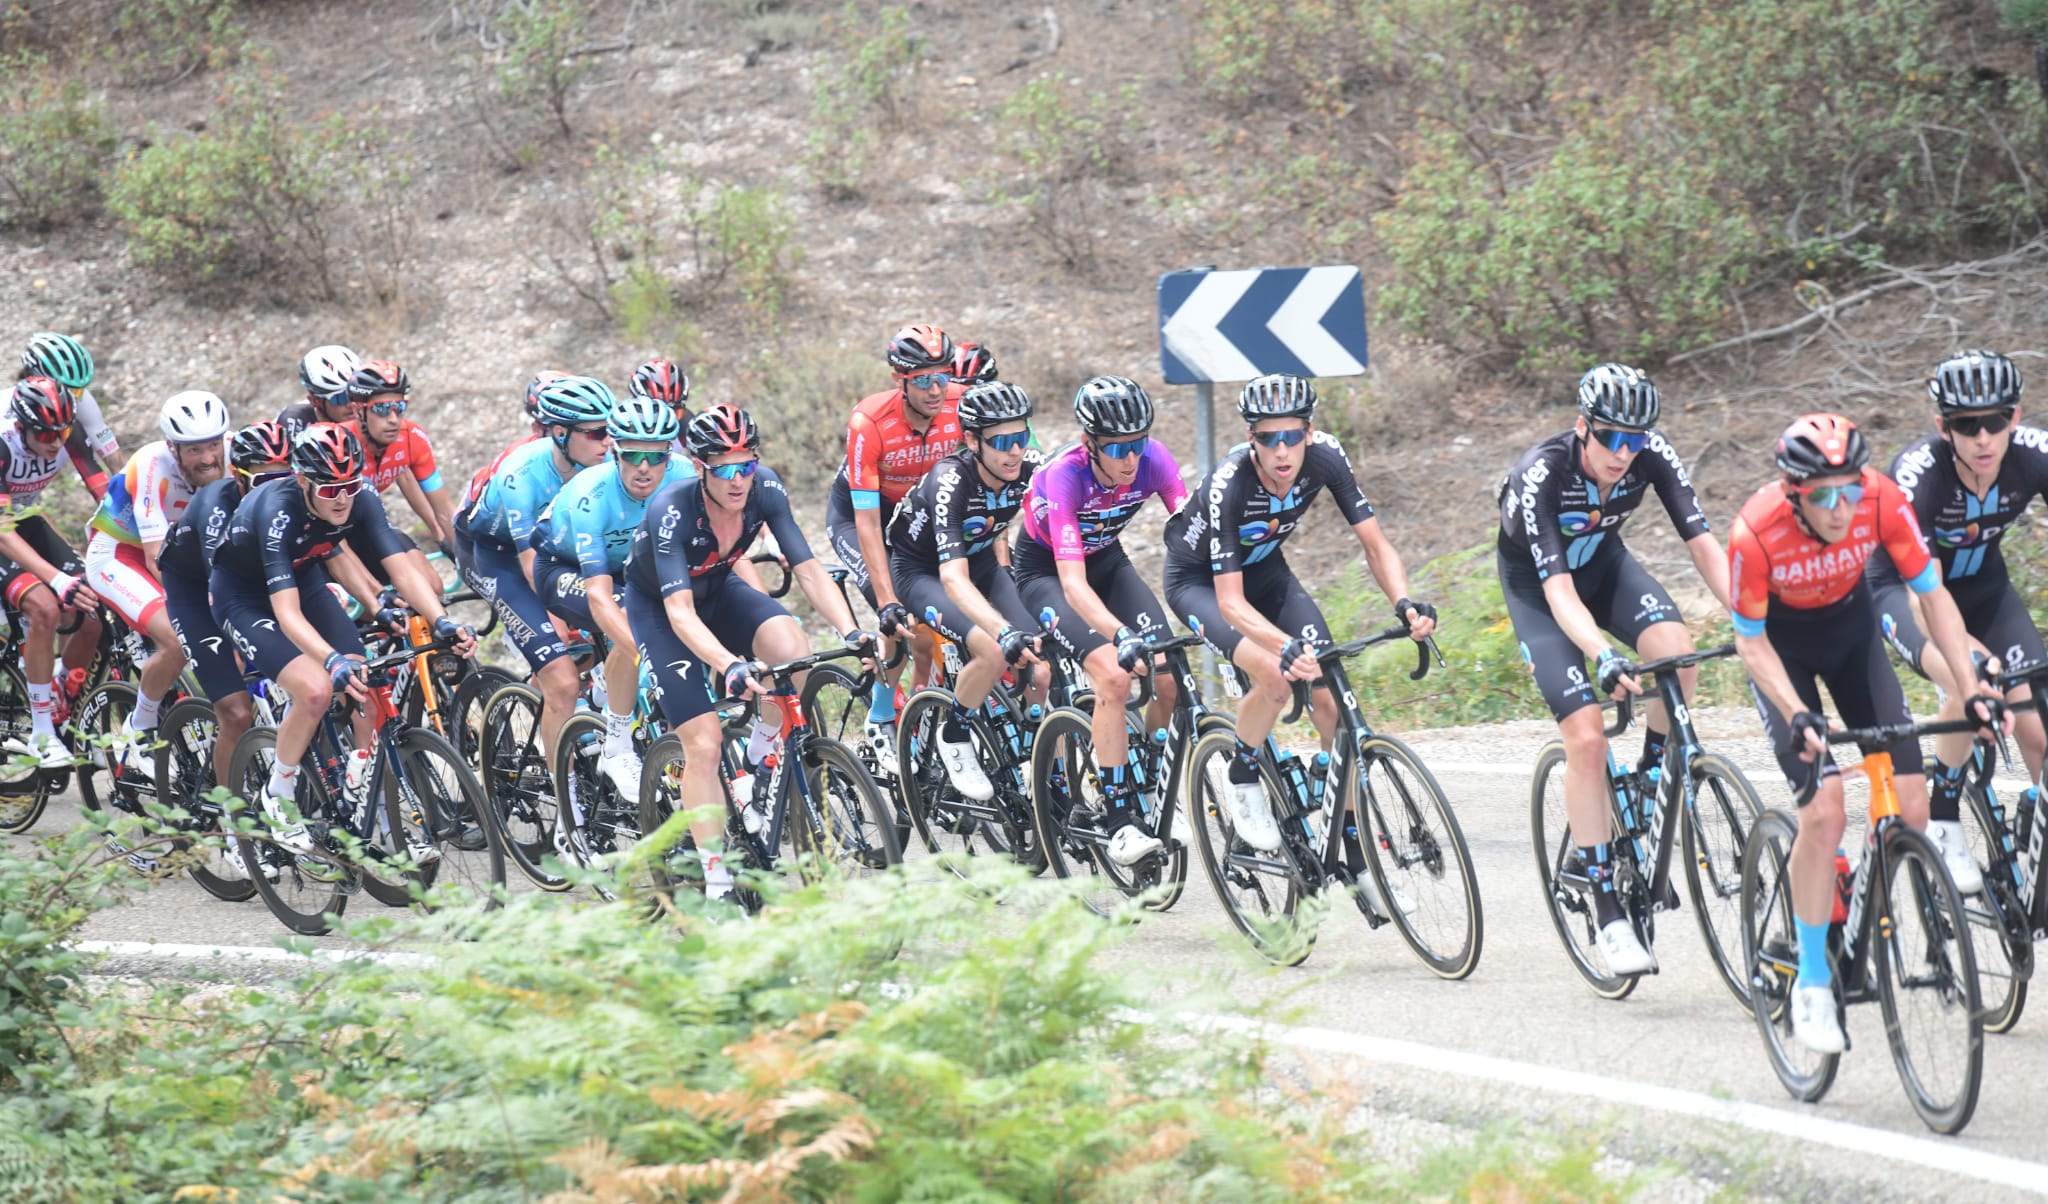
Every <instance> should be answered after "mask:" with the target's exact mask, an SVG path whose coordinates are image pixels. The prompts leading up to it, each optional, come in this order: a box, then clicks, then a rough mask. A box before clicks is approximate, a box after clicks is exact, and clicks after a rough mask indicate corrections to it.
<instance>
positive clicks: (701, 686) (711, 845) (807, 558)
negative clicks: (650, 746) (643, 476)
mask: <svg viewBox="0 0 2048 1204" xmlns="http://www.w3.org/2000/svg"><path fill="white" fill-rule="evenodd" d="M684 439H685V440H686V441H687V442H688V444H689V446H690V455H691V456H692V458H693V459H694V460H695V462H696V468H697V471H698V473H699V474H700V475H698V476H697V477H695V478H693V479H690V480H684V481H680V482H677V483H675V484H672V485H667V486H664V487H663V488H662V489H661V490H660V492H658V493H656V494H655V495H654V497H653V499H652V500H651V501H650V502H649V503H648V505H647V513H646V516H645V517H644V518H642V519H641V522H640V525H639V527H638V528H637V529H636V530H635V531H634V532H633V545H632V550H631V551H630V552H629V553H628V554H627V558H626V586H627V588H626V618H627V621H628V622H629V623H630V625H631V627H632V630H633V636H634V639H635V640H636V641H637V643H638V645H639V652H640V661H641V663H642V664H644V665H646V666H647V667H648V668H649V670H650V671H651V672H652V673H653V675H654V698H655V703H656V705H657V706H659V707H660V708H661V716H662V720H663V721H664V722H665V723H667V724H668V725H669V726H670V727H671V728H673V729H674V730H675V731H676V733H677V734H678V735H679V736H680V737H681V739H682V743H683V754H684V761H683V780H682V784H681V786H682V798H681V802H682V808H681V809H683V810H689V809H694V808H711V807H719V806H721V805H722V804H723V803H724V802H725V790H724V787H723V786H722V785H721V784H720V782H719V779H718V764H719V755H720V744H721V740H722V736H721V732H720V729H719V725H718V713H717V710H716V707H717V700H718V699H719V698H721V697H723V696H726V695H733V696H741V695H758V694H761V693H765V692H766V687H765V686H764V684H763V682H762V680H761V674H762V671H763V668H764V664H763V662H769V661H786V660H794V659H796V658H797V657H800V656H804V655H806V654H808V653H809V651H810V643H809V641H808V640H807V639H806V638H805V637H804V632H803V627H802V625H800V624H799V623H798V622H797V621H796V619H795V618H794V617H792V616H791V615H790V613H789V612H788V611H786V610H784V609H783V608H782V605H781V604H780V603H778V602H776V601H775V600H774V599H773V598H770V597H768V596H767V595H766V594H764V593H762V592H761V591H760V590H759V589H757V588H755V587H754V586H753V585H750V584H748V583H747V581H746V580H745V579H743V578H741V577H740V576H739V574H737V573H736V572H734V571H733V569H734V565H735V564H739V563H744V560H745V557H746V555H747V549H748V547H749V546H751V545H752V543H753V541H754V537H755V536H756V535H757V534H759V533H760V532H761V530H762V528H764V527H766V528H768V529H770V530H773V531H774V532H776V538H777V540H778V541H779V542H780V543H781V545H782V548H783V550H784V551H785V552H786V553H787V554H788V556H789V561H790V572H791V573H792V574H793V575H794V576H795V577H796V580H797V584H799V585H801V586H802V587H803V591H804V596H805V597H806V598H808V599H810V602H811V605H812V607H814V608H815V609H816V610H817V612H818V613H819V614H820V615H822V616H823V617H824V618H825V621H826V622H828V623H830V624H832V626H833V627H834V628H835V629H836V630H838V631H840V632H842V633H843V634H844V638H845V640H846V642H847V644H848V645H849V646H857V645H862V644H870V643H872V642H873V639H874V637H873V636H871V635H869V634H868V633H867V632H864V631H860V630H858V629H856V628H855V627H854V622H853V614H852V612H851V611H850V610H848V609H847V606H846V600H845V599H844V598H842V597H841V596H840V594H839V591H838V590H837V589H836V588H834V587H833V585H832V579H831V577H830V576H828V575H827V574H826V572H825V569H824V566H822V565H820V564H819V563H818V561H817V560H816V558H815V557H813V556H812V555H811V549H810V544H809V543H807V542H806V541H805V539H804V536H803V532H802V531H801V530H800V529H799V528H798V527H797V524H796V520H795V519H794V518H793V517H791V515H790V512H789V495H788V493H786V492H785V491H784V490H783V487H782V482H781V480H780V479H779V478H777V477H776V475H775V473H774V472H772V471H771V470H769V469H767V468H765V467H763V466H762V464H761V458H760V457H761V432H760V429H759V428H758V427H756V426H755V425H754V420H753V419H752V418H751V417H749V416H748V415H747V413H746V411H744V410H741V409H739V408H738V407H736V406H731V405H716V406H712V407H710V408H709V409H706V410H702V411H700V412H698V414H697V415H696V416H695V417H693V418H691V419H690V425H689V427H688V429H687V430H686V431H685V432H684ZM714 675H715V676H714ZM784 701H785V704H786V705H787V704H788V703H790V702H793V699H787V698H785V700H784ZM739 802H740V803H742V804H744V802H745V800H739ZM724 830H725V825H724V824H723V823H722V822H720V821H719V820H717V819H708V820H702V821H699V822H697V823H694V824H692V825H691V826H690V831H691V834H692V835H693V836H694V838H695V840H696V844H697V851H698V856H699V858H700V860H701V863H702V865H703V867H704V893H705V895H706V896H707V897H708V898H711V899H724V898H730V897H731V895H732V889H733V881H732V871H731V869H730V867H728V866H727V865H726V864H725V863H724V856H723V834H724Z"/></svg>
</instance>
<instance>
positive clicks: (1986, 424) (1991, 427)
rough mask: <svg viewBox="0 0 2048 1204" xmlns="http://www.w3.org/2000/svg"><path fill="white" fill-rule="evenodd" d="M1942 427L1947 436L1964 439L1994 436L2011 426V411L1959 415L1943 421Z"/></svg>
mask: <svg viewBox="0 0 2048 1204" xmlns="http://www.w3.org/2000/svg"><path fill="white" fill-rule="evenodd" d="M1942 425H1943V426H1945V427H1947V428H1948V433H1949V434H1951V435H1961V436H1963V437H1964V438H1965V439H1969V438H1974V437H1976V436H1978V435H1996V434H1997V433H1998V432H2000V431H2002V430H2004V429H2005V428H2006V427H2009V426H2011V425H2012V411H2011V410H1998V411H1995V412H1993V413H1990V414H1970V415H1961V414H1959V415H1957V416H1956V417H1954V418H1946V419H1943V420H1942Z"/></svg>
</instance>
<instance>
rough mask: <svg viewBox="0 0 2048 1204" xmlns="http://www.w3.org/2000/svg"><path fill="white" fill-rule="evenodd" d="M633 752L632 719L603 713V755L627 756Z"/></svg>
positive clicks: (628, 716) (607, 712)
mask: <svg viewBox="0 0 2048 1204" xmlns="http://www.w3.org/2000/svg"><path fill="white" fill-rule="evenodd" d="M632 751H633V717H632V716H631V715H614V714H612V713H611V711H609V710H607V711H605V713H604V755H605V756H607V757H623V756H628V755H630V754H631V753H632Z"/></svg>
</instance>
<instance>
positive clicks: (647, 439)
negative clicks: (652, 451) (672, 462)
mask: <svg viewBox="0 0 2048 1204" xmlns="http://www.w3.org/2000/svg"><path fill="white" fill-rule="evenodd" d="M604 429H605V433H606V434H608V435H610V436H611V437H612V438H614V439H619V440H625V441H631V442H638V443H668V442H671V441H672V440H674V439H675V437H676V436H677V435H680V434H682V433H683V422H682V419H680V418H677V417H676V411H675V407H674V406H671V405H670V404H669V403H667V402H666V401H661V400H659V399H656V398H653V397H638V396H628V397H622V398H620V399H619V404H617V405H615V406H613V407H612V413H611V417H610V418H608V419H606V420H605V427H604Z"/></svg>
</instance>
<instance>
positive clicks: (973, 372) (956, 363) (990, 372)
mask: <svg viewBox="0 0 2048 1204" xmlns="http://www.w3.org/2000/svg"><path fill="white" fill-rule="evenodd" d="M953 379H954V380H957V381H961V382H963V383H966V384H970V385H985V384H987V383H988V382H990V381H992V380H994V379H996V353H995V352H993V351H990V350H989V349H988V348H986V347H984V346H982V345H981V344H979V343H955V344H954V345H953Z"/></svg>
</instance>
